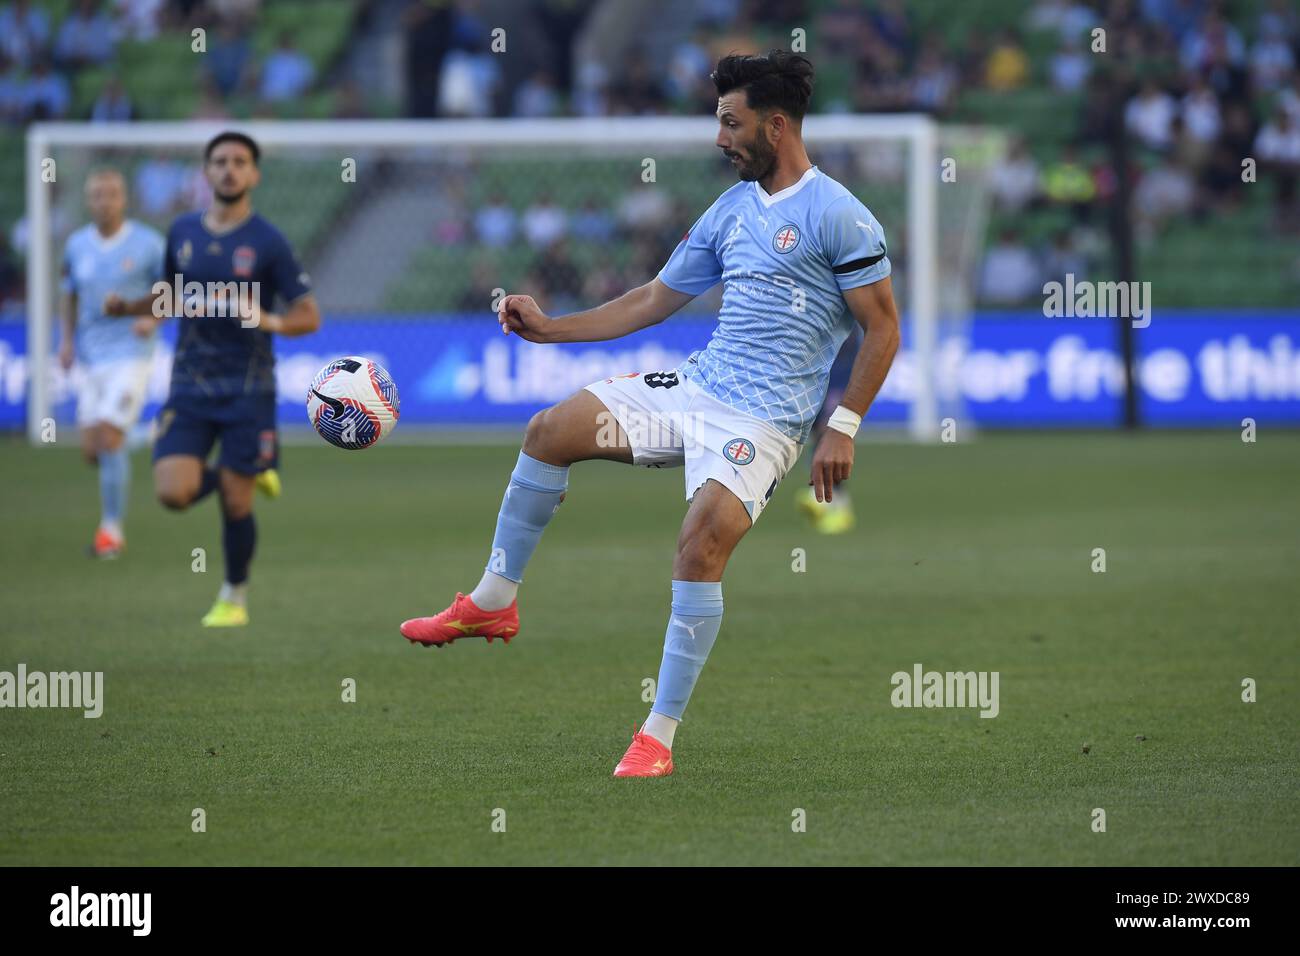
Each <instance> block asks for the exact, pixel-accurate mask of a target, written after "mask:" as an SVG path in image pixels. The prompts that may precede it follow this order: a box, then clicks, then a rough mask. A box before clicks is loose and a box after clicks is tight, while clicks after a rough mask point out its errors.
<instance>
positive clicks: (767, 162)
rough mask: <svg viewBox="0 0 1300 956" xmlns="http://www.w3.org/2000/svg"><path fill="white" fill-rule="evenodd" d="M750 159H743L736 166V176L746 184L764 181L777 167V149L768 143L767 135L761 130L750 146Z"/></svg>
mask: <svg viewBox="0 0 1300 956" xmlns="http://www.w3.org/2000/svg"><path fill="white" fill-rule="evenodd" d="M747 151H748V153H749V159H748V160H745V159H742V160H741V161H740V163H739V164H737V166H736V175H737V176H739V177H740V178H741V180H742V181H744V182H747V183H748V182H755V181H757V180H759V179H763V178H764V177H766V176H767V174H768V173H770V172H771V171H772V167H773V166H775V165H776V147H775V146H773V145H772V144H771V143H769V142H768V141H767V135H766V134H765V133H764V132H763V130H761V129H760V130H759V131H758V133H757V134H755V136H754V141H753V142H752V143H749V144H748V150H747Z"/></svg>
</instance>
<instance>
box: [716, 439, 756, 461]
mask: <svg viewBox="0 0 1300 956" xmlns="http://www.w3.org/2000/svg"><path fill="white" fill-rule="evenodd" d="M722 453H723V454H724V455H726V456H727V461H729V462H731V463H732V464H733V465H748V464H749V463H750V462H751V461H753V460H754V443H753V442H752V441H750V440H749V439H748V438H733V439H731V441H729V442H727V443H726V444H725V445H723V446H722Z"/></svg>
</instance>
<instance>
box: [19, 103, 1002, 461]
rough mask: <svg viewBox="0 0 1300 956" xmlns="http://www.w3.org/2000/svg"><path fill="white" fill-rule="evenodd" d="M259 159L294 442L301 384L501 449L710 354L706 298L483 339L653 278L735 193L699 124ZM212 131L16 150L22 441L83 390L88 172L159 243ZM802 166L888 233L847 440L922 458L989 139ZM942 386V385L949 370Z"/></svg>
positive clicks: (886, 138) (828, 141)
mask: <svg viewBox="0 0 1300 956" xmlns="http://www.w3.org/2000/svg"><path fill="white" fill-rule="evenodd" d="M232 125H234V126H235V128H238V129H241V130H244V131H246V132H248V133H249V134H250V135H252V136H253V137H254V138H255V139H256V140H257V141H258V143H259V145H260V146H261V147H262V150H263V159H262V164H261V168H262V181H261V185H260V186H259V187H258V189H257V191H256V193H255V195H254V205H255V207H256V208H257V210H258V211H259V212H261V213H262V214H263V215H265V216H266V217H267V218H268V219H270V220H271V222H273V223H274V224H276V225H277V226H278V227H279V228H280V229H281V230H282V231H283V232H284V233H285V234H286V236H287V237H288V239H289V241H290V243H291V244H292V245H293V247H294V249H295V250H296V251H297V253H298V255H299V257H300V259H301V260H302V262H303V265H304V266H305V268H306V270H307V272H308V273H309V274H310V275H311V277H312V285H313V289H314V292H315V294H316V297H317V300H318V301H319V302H320V305H321V309H322V312H323V314H324V317H325V322H324V325H323V327H322V329H321V331H320V332H319V333H317V334H316V335H313V336H309V337H305V338H301V339H284V340H280V341H278V342H277V346H276V347H277V353H278V372H277V375H278V379H279V387H280V389H279V390H280V403H281V406H280V419H281V422H282V423H283V424H284V425H287V426H292V425H305V424H306V418H305V414H304V412H303V408H302V402H301V398H302V396H303V395H304V394H305V390H306V385H307V382H308V381H310V379H311V376H312V375H313V374H314V373H315V372H316V370H317V369H318V368H319V367H320V366H322V365H324V364H325V363H326V362H327V361H329V360H331V359H333V358H336V357H338V356H339V355H348V354H361V355H366V356H368V357H371V358H373V359H375V360H376V361H378V362H379V363H380V364H381V365H384V366H385V367H386V368H388V369H389V371H390V373H391V374H392V375H393V377H394V379H395V380H396V381H397V383H398V385H399V388H400V389H401V395H402V428H401V429H399V431H398V433H397V434H398V435H400V436H402V437H404V438H406V439H411V438H413V437H414V438H417V439H418V438H420V437H429V438H434V437H437V436H444V437H445V436H447V435H449V434H450V435H453V436H460V437H466V436H467V434H468V433H469V432H473V433H474V434H475V435H480V434H484V433H487V434H491V435H501V436H503V437H504V434H506V433H508V434H509V435H510V437H511V439H512V440H513V439H515V438H517V435H518V430H519V427H520V426H521V425H522V424H523V423H525V422H527V420H528V418H529V417H530V416H531V415H532V414H533V413H534V412H535V411H537V410H538V409H540V408H542V407H545V406H546V405H549V404H552V403H554V402H555V401H558V400H560V399H562V398H564V397H565V396H567V395H569V394H571V393H572V392H573V391H575V390H577V389H579V388H581V387H582V386H583V385H585V384H587V383H588V382H591V381H593V380H594V379H596V378H600V377H605V376H608V375H612V374H618V373H621V372H626V371H636V370H651V369H660V368H671V367H672V366H674V365H676V364H677V363H678V362H680V361H681V360H683V359H684V358H685V357H686V356H687V355H688V354H689V353H690V352H691V351H692V350H693V349H696V348H700V347H703V345H704V344H705V343H706V342H707V341H708V338H709V334H710V333H711V331H712V329H713V327H714V324H715V321H716V309H717V306H718V303H719V301H720V298H721V296H720V289H715V290H714V291H713V292H711V293H708V294H706V295H703V296H700V297H699V298H697V299H696V300H695V301H694V302H692V303H691V304H690V305H689V306H687V308H686V309H685V310H683V311H682V312H681V313H678V314H677V315H676V316H674V317H673V318H672V319H670V320H669V321H668V322H665V323H663V324H661V325H659V326H655V327H653V328H651V329H646V330H643V331H641V332H638V333H636V334H634V335H632V336H629V337H627V338H624V339H619V340H614V341H609V342H596V343H580V344H573V345H567V344H566V345H564V346H538V345H533V344H530V343H527V342H523V341H522V340H519V339H518V338H517V337H514V336H510V337H508V338H507V337H504V336H501V335H500V331H499V328H498V326H497V323H496V319H495V301H496V299H497V297H498V296H500V295H501V294H502V292H503V291H504V292H526V293H528V294H531V295H534V296H536V297H537V298H538V300H539V301H540V302H541V303H542V305H543V308H544V309H546V310H547V311H548V312H549V313H550V314H553V315H554V314H563V313H565V312H568V311H573V310H575V309H580V308H588V307H591V306H594V305H597V304H599V303H600V302H603V301H605V300H607V299H609V298H612V297H614V296H617V295H619V294H621V293H622V292H624V291H626V290H627V289H630V288H632V287H634V286H636V285H639V284H641V283H643V282H645V281H647V280H648V279H649V278H651V277H653V276H654V275H655V273H656V272H657V271H658V270H659V268H660V267H661V266H662V265H663V263H664V262H665V261H667V259H668V256H669V254H670V253H671V251H672V249H673V247H674V246H675V245H676V243H677V241H678V240H679V239H680V237H681V235H682V233H683V231H685V229H687V228H688V227H689V226H690V224H691V223H693V222H694V221H695V219H696V218H698V217H699V215H700V214H701V213H702V212H703V211H704V210H705V209H706V208H707V207H708V206H709V205H710V204H711V203H712V202H713V201H714V199H716V198H717V196H718V195H719V194H720V193H721V192H722V191H724V190H725V189H727V188H728V187H729V186H731V185H732V184H733V183H734V182H735V174H734V171H733V170H732V168H731V166H730V164H727V163H725V162H723V161H722V160H721V158H720V157H719V155H718V150H717V149H716V147H715V146H714V145H713V140H714V137H715V135H716V124H715V122H714V121H713V120H712V119H709V118H667V117H665V118H626V119H625V118H617V119H595V120H585V119H556V120H472V121H447V122H436V123H429V122H415V121H409V122H408V121H395V122H373V121H364V122H350V121H338V122H250V123H239V124H232ZM222 128H225V127H224V125H213V124H211V123H123V124H109V123H100V124H80V123H40V124H35V125H33V126H32V127H30V129H29V132H28V138H27V196H26V199H27V214H28V218H27V221H28V229H29V231H28V236H29V241H28V249H29V256H28V299H27V304H28V309H27V328H26V342H25V343H8V344H7V343H5V342H4V341H0V348H8V349H9V350H10V352H11V358H12V353H16V352H17V351H19V348H20V346H21V345H24V344H25V349H22V352H23V354H24V356H25V362H26V371H27V381H28V401H27V428H28V434H29V436H30V438H31V440H32V441H33V442H35V443H40V442H41V441H42V435H43V434H44V435H46V436H48V434H49V433H50V431H51V429H50V425H51V423H52V424H53V425H54V427H55V429H61V428H63V427H65V426H66V427H71V426H72V424H73V417H74V403H73V397H74V396H75V393H76V386H77V382H78V376H79V375H80V374H81V370H80V369H78V368H76V367H74V368H72V369H71V370H68V371H64V370H63V369H62V368H61V367H60V366H59V364H58V362H57V361H55V359H54V356H55V351H54V350H55V346H56V344H57V338H58V328H57V327H58V321H57V315H58V313H57V309H58V281H59V272H60V268H61V265H62V250H63V244H64V241H65V240H66V238H67V236H68V234H69V233H70V232H71V231H72V230H73V229H75V228H77V227H78V226H79V225H81V224H82V223H83V222H85V221H86V213H85V210H84V207H83V202H82V187H83V184H84V181H85V178H86V175H87V173H89V172H90V171H91V170H92V169H96V168H100V167H112V168H116V169H119V170H120V171H121V172H122V173H123V174H124V175H125V177H126V180H127V185H128V190H129V198H128V201H129V211H128V215H130V216H131V217H132V218H134V219H137V220H139V221H142V222H145V223H147V224H149V225H152V226H154V227H155V228H157V229H158V230H159V231H162V232H165V231H166V229H167V227H168V225H169V223H170V222H171V220H172V219H173V218H174V217H175V216H177V215H179V214H181V213H183V212H187V211H190V210H192V209H197V208H203V207H204V206H205V205H206V204H207V202H208V199H209V194H208V190H207V186H206V183H205V182H204V180H203V177H202V171H201V164H200V152H201V149H202V146H203V144H204V143H205V142H206V141H207V139H208V138H209V137H211V136H212V135H214V134H215V133H216V132H218V131H219V130H220V129H222ZM804 137H805V140H806V142H807V143H808V146H809V151H810V154H811V156H812V159H813V162H814V163H816V164H817V165H818V166H819V168H821V169H822V170H823V171H825V172H826V173H827V174H829V175H831V176H833V177H834V178H835V179H837V180H839V181H840V182H842V183H843V184H844V185H845V186H847V187H848V188H849V189H850V190H851V191H852V192H853V193H854V194H855V195H856V196H857V197H858V198H859V199H861V200H862V201H863V202H864V203H865V204H866V205H867V206H868V208H870V209H871V211H872V212H873V213H874V214H875V215H876V218H877V219H879V220H880V222H881V224H882V225H883V226H884V229H885V234H886V236H887V240H888V246H889V256H890V259H891V261H892V263H893V266H894V290H895V295H896V297H897V299H898V303H899V307H900V310H901V313H902V315H903V348H902V350H901V352H900V355H899V357H898V359H897V360H896V362H895V366H894V368H893V370H892V371H891V373H890V377H889V379H888V381H887V382H886V385H885V388H884V389H883V390H882V393H881V395H880V398H879V399H878V401H877V403H876V405H875V406H874V407H873V409H872V412H871V414H870V415H869V416H868V418H867V420H866V424H865V425H864V428H863V432H862V433H863V434H870V433H871V432H872V431H873V430H875V431H888V430H891V429H892V430H895V431H900V430H905V431H906V432H910V434H911V435H913V436H915V437H916V438H918V439H921V440H926V439H931V438H933V437H934V436H936V435H937V434H938V432H939V428H940V423H941V422H942V420H943V419H944V418H945V417H948V416H951V417H954V418H956V417H959V416H960V413H961V409H960V405H959V402H960V398H959V389H958V388H956V387H955V383H954V382H951V381H950V378H951V377H952V376H953V375H955V368H956V363H955V362H951V363H948V362H945V359H944V356H945V354H947V353H948V352H950V351H951V349H952V348H953V347H954V346H953V343H957V344H956V347H957V348H960V347H961V344H962V341H963V338H964V336H965V332H966V327H967V323H968V321H969V316H970V310H971V290H972V285H973V280H974V273H975V270H976V269H977V267H978V264H979V258H980V254H981V250H982V246H983V242H984V232H985V224H986V219H987V212H988V196H989V189H988V176H989V173H990V172H991V170H992V168H993V167H994V165H995V164H996V163H997V161H998V160H999V159H1000V157H1001V155H1002V142H1001V138H1000V136H999V135H998V134H996V133H994V132H991V131H985V130H979V129H972V128H960V127H941V126H938V125H936V124H935V123H934V122H933V121H932V120H930V119H929V118H927V117H923V116H910V115H897V116H870V117H867V116H849V115H842V116H841V115H837V116H816V117H809V118H808V119H807V120H806V121H805V124H804ZM173 335H174V330H168V329H167V328H166V327H164V333H163V336H162V341H161V343H160V347H159V349H158V352H157V356H156V360H155V368H154V374H153V377H152V380H151V383H150V391H149V398H148V404H147V405H146V408H145V415H144V419H143V420H144V421H145V422H147V421H148V420H149V419H150V418H151V417H152V415H151V412H152V411H153V410H155V409H156V408H157V407H158V404H159V403H160V402H161V401H162V400H163V399H164V398H165V395H166V389H167V376H168V371H169V368H170V361H171V347H170V343H171V341H172V336H173ZM946 367H947V368H948V369H951V370H954V371H951V372H949V371H945V368H946Z"/></svg>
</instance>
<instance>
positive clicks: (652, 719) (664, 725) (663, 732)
mask: <svg viewBox="0 0 1300 956" xmlns="http://www.w3.org/2000/svg"><path fill="white" fill-rule="evenodd" d="M679 723H681V721H679V720H674V719H673V718H672V717H665V716H664V715H663V714H656V713H655V712H654V711H653V710H652V711H650V716H649V717H647V718H646V719H645V723H644V724H642V726H641V733H643V734H649V735H650V736H651V737H653V738H654V739H655V740H657V741H659V742H660V743H661V744H663V745H664V746H665V747H667V748H668V749H669V750H672V749H673V737H674V736H675V735H676V734H677V725H678V724H679Z"/></svg>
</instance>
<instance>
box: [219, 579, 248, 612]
mask: <svg viewBox="0 0 1300 956" xmlns="http://www.w3.org/2000/svg"><path fill="white" fill-rule="evenodd" d="M217 600H218V601H229V602H230V603H231V604H238V605H239V606H240V607H244V606H245V605H246V604H247V603H248V584H247V582H245V583H244V584H229V583H227V584H222V585H221V590H220V591H219V592H218V593H217Z"/></svg>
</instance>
